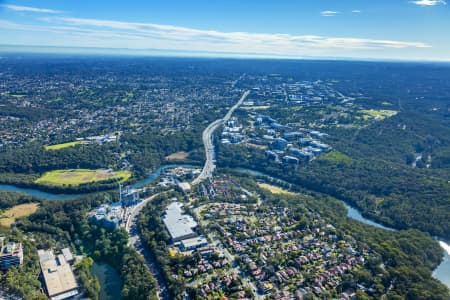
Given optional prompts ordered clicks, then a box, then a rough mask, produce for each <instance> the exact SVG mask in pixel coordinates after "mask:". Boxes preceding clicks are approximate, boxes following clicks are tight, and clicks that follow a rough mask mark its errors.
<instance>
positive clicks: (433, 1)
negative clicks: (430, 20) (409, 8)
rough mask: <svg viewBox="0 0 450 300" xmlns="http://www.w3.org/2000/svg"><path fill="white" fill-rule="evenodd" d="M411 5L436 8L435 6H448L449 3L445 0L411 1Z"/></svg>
mask: <svg viewBox="0 0 450 300" xmlns="http://www.w3.org/2000/svg"><path fill="white" fill-rule="evenodd" d="M411 3H414V4H417V5H420V6H435V5H441V4H442V5H446V4H447V2H446V1H444V0H417V1H411Z"/></svg>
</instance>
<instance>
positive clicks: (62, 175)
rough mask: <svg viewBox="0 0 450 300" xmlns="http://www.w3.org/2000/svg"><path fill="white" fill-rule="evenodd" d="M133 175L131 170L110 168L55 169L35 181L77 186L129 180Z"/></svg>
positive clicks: (45, 183)
mask: <svg viewBox="0 0 450 300" xmlns="http://www.w3.org/2000/svg"><path fill="white" fill-rule="evenodd" d="M130 177H131V172H130V171H117V172H114V171H110V170H104V169H99V170H87V169H76V170H54V171H50V172H46V173H44V174H43V175H42V176H41V177H39V178H38V179H36V180H35V181H34V182H35V183H40V184H43V185H49V186H64V185H72V186H77V185H80V184H85V183H91V182H101V181H105V180H110V179H113V178H116V179H118V180H119V181H121V182H124V181H127V180H128V179H129V178H130Z"/></svg>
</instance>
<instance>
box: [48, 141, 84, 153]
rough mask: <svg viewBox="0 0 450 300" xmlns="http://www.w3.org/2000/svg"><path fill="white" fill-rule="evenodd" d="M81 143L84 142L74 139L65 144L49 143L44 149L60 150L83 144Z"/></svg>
mask: <svg viewBox="0 0 450 300" xmlns="http://www.w3.org/2000/svg"><path fill="white" fill-rule="evenodd" d="M81 144H83V142H82V141H74V142H68V143H63V144H56V145H47V146H45V147H44V149H45V150H47V151H49V150H60V149H64V148H68V147H74V146H76V145H81Z"/></svg>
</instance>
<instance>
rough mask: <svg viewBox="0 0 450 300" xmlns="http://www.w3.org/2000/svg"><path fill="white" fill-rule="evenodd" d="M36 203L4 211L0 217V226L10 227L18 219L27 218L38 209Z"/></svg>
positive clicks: (20, 205)
mask: <svg viewBox="0 0 450 300" xmlns="http://www.w3.org/2000/svg"><path fill="white" fill-rule="evenodd" d="M38 206H39V205H38V204H37V203H26V204H19V205H16V206H13V207H11V208H10V209H7V210H5V211H4V212H3V213H2V214H1V215H0V226H3V227H10V226H11V224H13V223H14V222H15V221H16V220H17V219H18V218H22V217H28V216H29V215H31V214H33V213H35V212H36V210H37V209H38Z"/></svg>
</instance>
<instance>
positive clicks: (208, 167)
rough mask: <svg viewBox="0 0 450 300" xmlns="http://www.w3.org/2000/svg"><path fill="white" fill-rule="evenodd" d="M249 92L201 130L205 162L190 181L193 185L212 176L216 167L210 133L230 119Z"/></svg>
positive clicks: (214, 151)
mask: <svg viewBox="0 0 450 300" xmlns="http://www.w3.org/2000/svg"><path fill="white" fill-rule="evenodd" d="M249 94H250V91H246V92H245V93H244V94H243V95H242V97H241V99H239V101H238V102H237V103H236V104H235V105H233V107H231V108H230V110H229V111H228V112H227V114H226V115H225V117H223V118H222V119H218V120H215V121H214V122H212V123H211V124H209V126H208V127H206V129H205V130H204V131H203V134H202V139H203V145H204V146H205V153H206V162H205V165H204V166H203V170H202V172H201V173H200V175H199V176H198V177H197V178H195V179H194V180H193V181H192V184H193V185H195V184H199V183H200V182H202V181H204V180H205V179H207V178H211V177H212V175H213V172H214V169H215V168H216V150H215V147H214V142H213V138H212V135H213V133H214V131H215V130H216V129H217V128H218V127H220V126H221V125H223V124H224V123H226V122H227V121H228V120H230V118H231V116H232V115H233V113H234V111H235V110H236V109H237V108H238V107H239V106H241V104H242V103H243V102H244V101H245V99H246V98H247V97H248V95H249Z"/></svg>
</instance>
